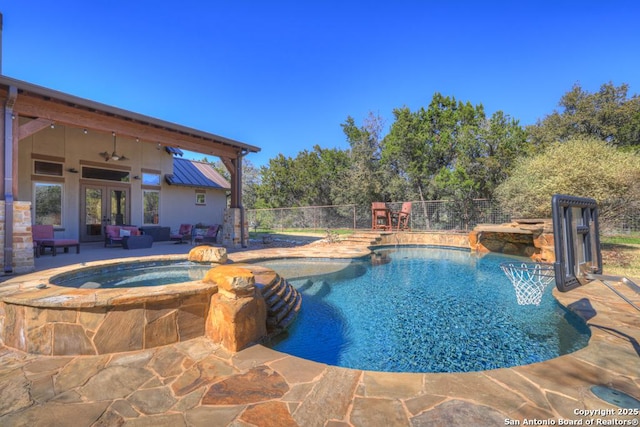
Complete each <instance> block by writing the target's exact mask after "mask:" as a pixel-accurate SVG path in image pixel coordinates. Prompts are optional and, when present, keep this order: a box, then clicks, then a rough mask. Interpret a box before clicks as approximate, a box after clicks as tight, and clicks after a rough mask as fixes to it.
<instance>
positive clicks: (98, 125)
mask: <svg viewBox="0 0 640 427" xmlns="http://www.w3.org/2000/svg"><path fill="white" fill-rule="evenodd" d="M14 111H15V112H16V113H18V114H20V115H23V116H28V117H35V118H37V119H38V120H39V123H44V122H45V121H49V122H54V123H59V124H63V125H69V126H75V127H78V128H85V129H90V130H97V131H101V132H105V133H109V134H111V133H112V132H115V133H116V135H118V136H127V137H130V138H134V139H135V138H138V139H139V140H140V141H141V142H151V143H155V144H157V143H160V144H162V145H167V146H170V147H176V148H180V149H183V150H189V151H195V152H198V153H202V154H209V155H214V156H217V157H227V158H236V157H237V156H238V155H239V151H240V150H239V148H237V147H233V146H230V145H227V144H224V143H220V142H217V141H214V140H211V139H205V138H202V137H199V136H196V135H190V134H188V133H186V132H180V131H176V130H172V129H167V128H163V127H161V126H158V125H154V124H149V123H144V122H140V121H136V120H134V119H131V118H125V117H120V116H116V115H113V114H106V113H103V112H100V111H90V110H88V109H86V108H78V107H76V106H74V105H69V104H67V103H62V102H55V101H52V100H48V99H43V98H40V97H37V96H31V95H29V94H25V93H21V94H19V95H18V97H17V100H16V104H15V107H14Z"/></svg>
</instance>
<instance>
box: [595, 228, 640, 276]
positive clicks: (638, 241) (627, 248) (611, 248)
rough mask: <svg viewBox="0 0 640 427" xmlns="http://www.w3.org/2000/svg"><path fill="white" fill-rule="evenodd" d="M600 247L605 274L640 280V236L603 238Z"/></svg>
mask: <svg viewBox="0 0 640 427" xmlns="http://www.w3.org/2000/svg"><path fill="white" fill-rule="evenodd" d="M600 247H601V250H602V264H603V270H604V274H613V275H616V276H625V277H629V278H635V279H639V278H640V234H630V235H624V236H602V237H601V238H600ZM634 281H635V280H634Z"/></svg>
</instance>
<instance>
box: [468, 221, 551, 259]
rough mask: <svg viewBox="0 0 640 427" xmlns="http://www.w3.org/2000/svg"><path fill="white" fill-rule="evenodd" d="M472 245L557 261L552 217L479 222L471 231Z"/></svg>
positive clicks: (480, 248) (477, 250)
mask: <svg viewBox="0 0 640 427" xmlns="http://www.w3.org/2000/svg"><path fill="white" fill-rule="evenodd" d="M469 247H470V248H471V250H472V251H476V252H498V253H504V254H509V255H519V256H524V257H530V258H532V259H533V260H534V261H538V262H553V261H555V255H554V248H553V225H552V224H551V220H540V219H535V220H516V221H514V222H512V223H506V224H499V225H496V224H479V225H477V226H476V227H475V228H474V229H473V231H471V232H470V233H469Z"/></svg>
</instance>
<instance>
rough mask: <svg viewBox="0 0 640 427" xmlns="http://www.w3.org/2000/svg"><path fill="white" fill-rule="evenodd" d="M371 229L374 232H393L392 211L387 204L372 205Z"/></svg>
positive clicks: (377, 203) (376, 203) (375, 203)
mask: <svg viewBox="0 0 640 427" xmlns="http://www.w3.org/2000/svg"><path fill="white" fill-rule="evenodd" d="M371 228H372V229H373V230H391V210H389V208H388V207H387V205H386V203H384V202H373V203H371Z"/></svg>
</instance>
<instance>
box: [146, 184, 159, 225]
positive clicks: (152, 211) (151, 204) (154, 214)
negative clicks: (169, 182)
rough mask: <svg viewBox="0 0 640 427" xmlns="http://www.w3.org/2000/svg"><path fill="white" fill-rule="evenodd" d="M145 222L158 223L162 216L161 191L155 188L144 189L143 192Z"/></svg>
mask: <svg viewBox="0 0 640 427" xmlns="http://www.w3.org/2000/svg"><path fill="white" fill-rule="evenodd" d="M142 199H143V205H144V206H143V209H144V218H143V222H144V223H145V224H158V223H159V220H160V218H159V217H158V211H159V207H160V192H159V191H155V190H144V191H143V192H142Z"/></svg>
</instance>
